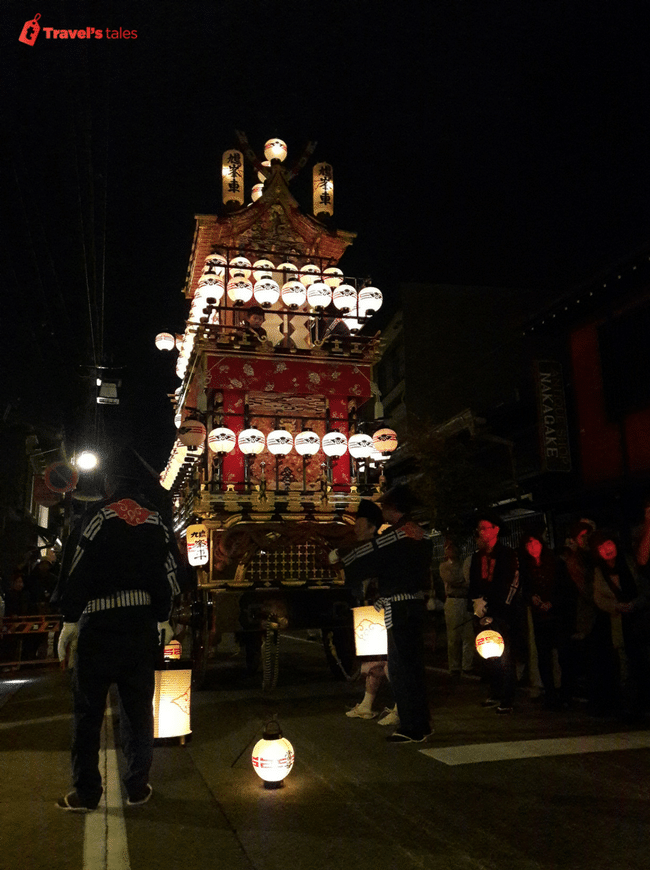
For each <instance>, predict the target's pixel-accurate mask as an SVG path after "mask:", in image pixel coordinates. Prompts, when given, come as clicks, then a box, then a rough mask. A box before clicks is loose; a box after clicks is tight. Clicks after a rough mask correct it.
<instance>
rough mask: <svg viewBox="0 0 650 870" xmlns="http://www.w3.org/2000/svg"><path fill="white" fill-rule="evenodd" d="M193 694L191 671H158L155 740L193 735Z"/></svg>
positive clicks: (155, 703)
mask: <svg viewBox="0 0 650 870" xmlns="http://www.w3.org/2000/svg"><path fill="white" fill-rule="evenodd" d="M191 693H192V671H191V669H184V670H178V671H177V670H170V671H156V688H155V691H154V696H153V736H154V738H156V739H158V738H162V737H185V736H186V735H187V734H191V733H192V728H191V727H190V725H191V723H190V705H191Z"/></svg>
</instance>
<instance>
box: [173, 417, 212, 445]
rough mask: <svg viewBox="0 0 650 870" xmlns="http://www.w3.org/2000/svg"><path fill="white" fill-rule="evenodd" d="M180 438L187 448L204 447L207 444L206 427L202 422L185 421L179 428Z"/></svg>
mask: <svg viewBox="0 0 650 870" xmlns="http://www.w3.org/2000/svg"><path fill="white" fill-rule="evenodd" d="M178 438H179V440H180V442H181V444H184V445H185V447H203V446H204V444H205V426H204V425H203V423H202V422H201V421H200V420H193V419H190V420H185V422H184V423H182V424H181V425H180V426H179V427H178Z"/></svg>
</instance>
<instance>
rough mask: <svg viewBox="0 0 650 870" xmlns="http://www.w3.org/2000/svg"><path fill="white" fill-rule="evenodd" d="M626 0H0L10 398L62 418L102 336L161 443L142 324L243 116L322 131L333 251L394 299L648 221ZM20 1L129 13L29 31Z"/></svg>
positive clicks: (169, 382)
mask: <svg viewBox="0 0 650 870" xmlns="http://www.w3.org/2000/svg"><path fill="white" fill-rule="evenodd" d="M642 6H643V4H637V3H634V4H628V3H626V2H620V0H618V2H606V0H591V2H580V0H571V2H567V0H526V2H523V3H522V2H521V0H512V2H504V0H490V2H485V0H473V2H467V0H438V2H435V3H424V2H422V0H419V2H413V3H412V2H410V0H407V2H399V3H387V2H381V0H373V2H365V0H360V2H355V0H346V2H338V0H330V2H318V0H316V2H304V0H301V2H291V0H273V2H264V0H242V2H238V3H232V2H231V3H224V2H218V0H188V2H182V3H179V2H177V0H174V2H169V0H158V2H142V0H141V2H138V3H126V2H121V3H119V2H110V0H104V2H92V0H87V2H76V3H75V2H68V0H38V2H36V3H34V2H30V3H26V2H23V0H20V2H18V0H4V2H3V4H2V9H1V11H0V27H1V38H2V115H1V117H2V127H1V129H2V133H1V140H2V162H3V166H4V167H5V169H6V174H5V183H4V185H3V193H2V205H3V225H2V237H1V240H0V250H1V252H2V281H3V292H2V298H3V300H4V304H3V306H2V310H1V317H2V335H3V339H2V362H3V374H2V410H3V413H4V411H5V409H6V407H7V405H8V404H9V403H11V404H12V405H13V406H14V407H15V406H18V407H19V408H21V409H22V413H24V414H25V415H27V416H29V414H33V413H34V409H37V410H38V412H39V414H41V415H43V416H44V417H49V418H50V419H55V420H58V421H60V422H63V423H65V424H66V428H67V431H68V432H69V433H72V432H78V430H79V429H80V428H81V424H82V422H83V420H84V419H85V418H84V413H82V410H81V409H82V407H83V404H84V401H83V400H84V397H87V396H88V395H90V393H89V390H88V381H87V380H84V379H83V378H82V377H81V375H82V374H83V373H84V372H87V371H88V369H84V368H83V366H88V365H89V364H92V362H93V360H95V359H99V358H100V357H101V355H102V350H103V358H104V360H105V361H110V363H111V364H114V365H123V366H126V368H125V369H124V376H125V393H124V396H125V399H124V402H125V404H123V405H122V406H121V410H120V412H119V413H120V414H121V415H122V416H123V418H124V419H125V420H126V419H127V418H128V420H129V424H130V426H131V428H132V432H133V434H134V437H135V438H136V439H137V440H139V441H140V446H141V447H142V450H143V453H145V454H146V456H147V458H148V459H149V461H151V462H152V463H153V464H154V465H156V466H157V467H160V466H161V465H162V464H164V461H165V458H166V451H167V449H168V447H169V445H170V444H171V441H172V439H173V435H174V430H173V426H172V422H171V419H172V412H171V406H170V405H169V403H168V401H167V399H166V393H167V392H168V391H172V390H173V389H174V388H175V386H176V385H177V383H178V381H177V379H176V377H175V375H174V374H173V363H172V362H171V359H170V358H169V357H163V356H162V355H161V354H160V353H159V352H158V351H156V350H155V348H154V347H153V337H154V336H155V334H156V333H157V332H159V331H160V330H161V329H170V330H171V331H174V330H180V329H181V328H182V319H183V316H184V312H185V305H184V303H183V300H182V297H181V295H180V290H181V287H182V285H183V281H184V276H185V270H186V268H187V263H188V259H189V255H190V245H191V240H192V233H193V229H194V219H193V218H194V214H196V213H213V212H215V211H217V210H218V209H219V206H220V190H219V171H220V170H219V165H220V159H221V154H222V152H223V151H224V150H225V149H226V148H229V147H233V146H235V145H236V140H235V137H234V130H235V129H242V130H245V131H246V133H247V134H248V137H249V139H250V141H251V144H252V145H253V147H254V148H255V149H256V150H257V151H258V152H259V153H261V151H262V148H263V143H264V141H265V140H266V139H267V138H269V137H270V136H275V135H277V136H280V137H281V138H283V139H284V140H285V141H286V142H287V144H288V146H289V154H290V156H289V159H288V162H291V160H292V159H297V158H298V156H299V155H300V153H301V151H302V149H303V148H304V146H305V145H306V144H307V142H308V141H309V140H317V141H318V143H319V144H318V148H317V151H316V154H315V157H316V158H318V159H322V160H328V161H330V162H331V163H332V164H333V166H334V173H335V191H336V194H335V195H336V211H335V219H336V222H337V224H338V225H339V226H340V227H341V228H342V229H346V230H353V231H356V232H358V239H357V241H356V243H355V245H354V247H353V248H352V249H351V250H350V251H349V253H347V254H346V256H345V259H344V261H343V263H342V265H343V266H345V271H346V272H348V273H350V274H356V275H358V276H360V277H365V276H367V275H370V276H372V278H373V280H374V283H376V284H377V285H378V286H379V287H380V288H381V289H382V290H383V291H384V295H385V297H386V298H387V302H388V304H390V302H391V300H394V299H395V298H396V297H397V287H398V284H399V282H400V281H426V282H434V283H446V284H450V283H459V284H473V285H477V284H479V285H490V286H493V287H506V286H507V287H521V288H528V289H530V288H533V289H536V288H537V289H538V290H539V301H540V304H542V303H543V302H544V300H546V299H549V298H552V296H553V295H557V294H558V293H561V292H562V291H563V290H564V289H565V288H567V287H569V286H571V284H572V283H575V282H579V281H582V280H584V279H586V278H588V277H589V276H590V275H591V274H593V273H594V272H595V271H597V270H598V269H599V268H601V267H603V266H605V265H607V264H609V263H611V262H615V261H616V260H618V259H620V258H622V257H624V256H625V255H626V254H627V253H628V252H630V251H632V250H635V249H637V248H638V247H639V246H641V245H643V244H645V243H646V242H647V241H648V235H649V230H650V169H649V167H648V164H649V155H650V116H649V113H648V96H647V95H648V93H649V92H650V90H649V85H650V63H649V61H648V51H647V30H646V28H645V26H644V21H643V16H642V11H641V10H642ZM36 12H39V13H40V14H41V20H40V24H41V25H42V26H43V27H54V28H57V29H62V28H69V29H74V28H84V27H87V26H92V27H95V28H98V29H100V28H101V29H103V30H104V31H105V30H106V28H109V29H111V30H113V29H116V28H120V27H121V28H122V29H123V30H136V31H137V38H136V39H130V40H125V39H121V40H115V39H113V40H109V39H106V38H103V39H102V40H97V39H91V40H87V41H82V40H68V41H62V40H54V39H49V40H47V39H46V37H45V32H44V31H41V33H40V34H39V37H38V38H37V40H36V43H35V45H34V46H33V47H30V46H26V45H23V44H21V43H20V42H19V41H18V36H19V34H20V31H21V29H22V26H23V24H24V22H25V21H26V20H27V19H31V18H32V17H33V16H34V14H35V13H36ZM247 172H248V176H247V186H250V184H252V183H253V174H252V172H250V171H249V170H247ZM309 174H310V173H309V169H307V170H305V171H304V174H303V176H300V177H299V178H298V179H296V181H295V182H294V193H295V194H296V196H297V197H298V198H299V199H300V201H301V202H302V203H303V205H304V207H305V210H306V211H309V208H310V196H309V193H308V184H309ZM102 287H103V292H102ZM102 300H103V304H102ZM495 304H498V294H495ZM89 311H92V317H91V316H90V315H89ZM102 311H103V318H102V317H101V316H100V312H102ZM91 322H92V328H91ZM93 347H94V350H93Z"/></svg>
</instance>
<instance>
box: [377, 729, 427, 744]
mask: <svg viewBox="0 0 650 870" xmlns="http://www.w3.org/2000/svg"><path fill="white" fill-rule="evenodd" d="M432 734H433V729H432V730H431V731H429V732H428V733H427V734H420V733H417V734H414V733H412V732H406V731H396V732H395V733H394V734H391V735H390V736H389V737H387V738H386V742H387V743H424V742H425V741H426V740H428V739H429V737H431V735H432Z"/></svg>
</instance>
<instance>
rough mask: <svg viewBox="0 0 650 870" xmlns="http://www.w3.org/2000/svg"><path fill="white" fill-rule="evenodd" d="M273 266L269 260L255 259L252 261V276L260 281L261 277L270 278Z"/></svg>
mask: <svg viewBox="0 0 650 870" xmlns="http://www.w3.org/2000/svg"><path fill="white" fill-rule="evenodd" d="M274 269H275V266H274V265H273V263H272V262H271V261H270V260H255V262H254V263H253V278H254V279H255V280H256V281H261V280H262V278H272V277H273V270H274Z"/></svg>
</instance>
